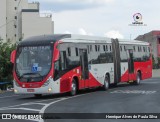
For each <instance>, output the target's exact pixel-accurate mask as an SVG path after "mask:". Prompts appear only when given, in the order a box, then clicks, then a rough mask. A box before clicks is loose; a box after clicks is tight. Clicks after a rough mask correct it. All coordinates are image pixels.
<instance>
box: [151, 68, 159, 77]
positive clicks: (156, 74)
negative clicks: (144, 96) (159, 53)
mask: <svg viewBox="0 0 160 122" xmlns="http://www.w3.org/2000/svg"><path fill="white" fill-rule="evenodd" d="M152 77H153V78H154V77H159V78H160V69H154V70H152Z"/></svg>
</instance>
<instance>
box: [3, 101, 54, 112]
mask: <svg viewBox="0 0 160 122" xmlns="http://www.w3.org/2000/svg"><path fill="white" fill-rule="evenodd" d="M51 100H53V99H49V100H40V101H34V102H35V103H36V102H37V103H38V102H45V101H51ZM32 103H33V102H28V103H23V104H19V105H12V106H7V107H2V108H0V110H1V109H7V108H11V107H18V106H23V105H26V104H27V105H32Z"/></svg>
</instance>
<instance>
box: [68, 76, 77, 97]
mask: <svg viewBox="0 0 160 122" xmlns="http://www.w3.org/2000/svg"><path fill="white" fill-rule="evenodd" d="M76 93H77V84H76V81H75V79H73V80H72V84H71V91H70V95H71V96H74V95H76Z"/></svg>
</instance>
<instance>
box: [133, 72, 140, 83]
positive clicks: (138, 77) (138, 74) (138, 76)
mask: <svg viewBox="0 0 160 122" xmlns="http://www.w3.org/2000/svg"><path fill="white" fill-rule="evenodd" d="M140 82H141V74H140V72H137V78H136V81H134V84H135V85H139V84H140Z"/></svg>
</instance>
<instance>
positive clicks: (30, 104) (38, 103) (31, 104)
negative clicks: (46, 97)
mask: <svg viewBox="0 0 160 122" xmlns="http://www.w3.org/2000/svg"><path fill="white" fill-rule="evenodd" d="M33 104H37V105H47V104H46V103H26V104H23V105H33Z"/></svg>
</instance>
